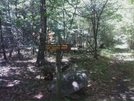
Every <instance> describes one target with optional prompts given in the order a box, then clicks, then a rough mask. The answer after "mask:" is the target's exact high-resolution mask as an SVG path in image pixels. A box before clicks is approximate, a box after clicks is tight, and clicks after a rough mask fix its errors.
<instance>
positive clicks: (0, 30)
mask: <svg viewBox="0 0 134 101" xmlns="http://www.w3.org/2000/svg"><path fill="white" fill-rule="evenodd" d="M0 16H1V11H0ZM1 26H2V23H1V17H0V37H1V44H2V51H3V56H4V59H5V60H7V57H6V52H5V46H4V41H3V34H2V27H1Z"/></svg>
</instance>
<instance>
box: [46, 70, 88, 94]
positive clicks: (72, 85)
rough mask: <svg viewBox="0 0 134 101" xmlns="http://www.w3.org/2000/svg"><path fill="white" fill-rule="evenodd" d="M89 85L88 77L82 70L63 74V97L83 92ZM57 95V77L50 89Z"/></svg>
mask: <svg viewBox="0 0 134 101" xmlns="http://www.w3.org/2000/svg"><path fill="white" fill-rule="evenodd" d="M87 84H88V80H87V75H86V73H84V72H83V71H82V70H78V71H74V72H63V73H62V79H61V93H62V96H67V95H70V94H72V93H75V92H77V91H79V90H81V89H82V88H83V87H85V86H86V85H87ZM48 91H51V92H52V93H53V94H54V95H56V76H55V77H54V79H53V81H52V82H51V85H50V87H49V89H48Z"/></svg>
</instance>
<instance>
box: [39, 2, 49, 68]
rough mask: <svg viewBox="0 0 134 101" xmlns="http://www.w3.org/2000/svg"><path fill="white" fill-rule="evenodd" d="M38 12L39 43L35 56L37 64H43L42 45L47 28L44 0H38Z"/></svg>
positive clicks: (44, 41)
mask: <svg viewBox="0 0 134 101" xmlns="http://www.w3.org/2000/svg"><path fill="white" fill-rule="evenodd" d="M40 14H41V21H40V25H41V30H40V45H39V51H38V56H37V64H38V65H43V64H44V63H45V59H44V58H45V57H44V56H45V55H44V45H45V43H46V29H47V16H45V14H47V11H46V0H40Z"/></svg>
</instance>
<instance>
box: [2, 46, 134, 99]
mask: <svg viewBox="0 0 134 101" xmlns="http://www.w3.org/2000/svg"><path fill="white" fill-rule="evenodd" d="M115 50H116V53H117V54H113V58H107V57H105V56H102V55H101V56H99V59H98V60H95V59H92V58H91V57H88V56H87V57H83V54H79V55H78V54H71V57H73V59H72V67H73V68H76V69H83V70H85V72H86V73H87V76H88V85H87V86H86V87H84V88H83V89H82V90H81V91H79V92H76V93H74V94H71V95H69V96H68V97H65V98H63V99H65V100H68V101H69V100H71V99H77V100H78V99H79V100H88V101H89V100H102V101H103V100H104V101H109V100H129V101H130V100H131V101H133V100H134V79H133V78H134V62H133V59H132V58H133V56H132V53H128V52H127V51H126V50H125V53H124V49H120V50H119V49H117V48H116V49H115ZM118 50H119V52H120V51H121V50H123V51H122V53H119V52H118ZM130 54H131V56H129V57H130V58H131V59H129V58H128V55H130ZM23 56H25V57H24V59H22V60H18V59H17V58H16V57H15V56H14V58H12V59H10V60H9V61H8V62H4V61H3V62H2V59H0V62H1V63H0V100H7V101H8V100H35V99H36V100H52V99H54V98H53V95H52V94H51V93H50V92H48V91H47V88H48V87H49V85H50V81H44V79H43V78H42V73H41V71H40V68H39V67H37V66H36V65H35V61H36V58H34V57H33V56H32V55H31V56H29V55H28V54H23ZM69 56H70V55H67V56H66V57H64V61H67V60H68V57H69ZM74 57H75V58H74ZM78 57H80V58H78ZM46 59H47V60H48V61H49V62H52V64H54V61H55V59H54V56H50V57H48V58H46ZM100 68H101V69H100Z"/></svg>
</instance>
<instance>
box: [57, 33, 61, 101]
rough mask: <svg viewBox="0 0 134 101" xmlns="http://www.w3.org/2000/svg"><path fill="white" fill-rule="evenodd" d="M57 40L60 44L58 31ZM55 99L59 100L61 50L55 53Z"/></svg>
mask: <svg viewBox="0 0 134 101" xmlns="http://www.w3.org/2000/svg"><path fill="white" fill-rule="evenodd" d="M58 41H59V44H61V35H60V33H58ZM56 77H57V80H56V99H57V100H61V51H58V52H57V53H56Z"/></svg>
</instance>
